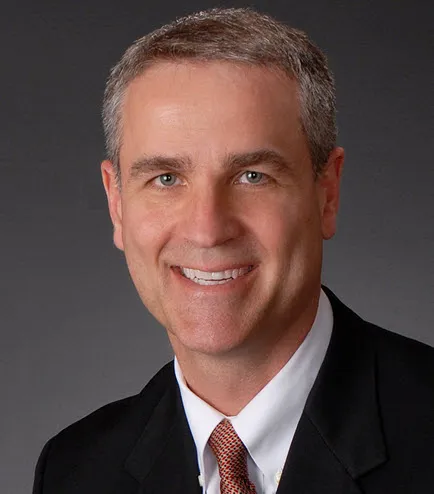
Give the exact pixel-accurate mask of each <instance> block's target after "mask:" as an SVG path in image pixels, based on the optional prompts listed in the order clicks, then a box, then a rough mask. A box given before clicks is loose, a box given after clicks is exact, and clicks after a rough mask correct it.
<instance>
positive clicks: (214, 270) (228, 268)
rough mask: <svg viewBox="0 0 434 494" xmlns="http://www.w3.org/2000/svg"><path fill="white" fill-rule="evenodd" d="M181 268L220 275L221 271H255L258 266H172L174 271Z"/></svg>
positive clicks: (250, 264)
mask: <svg viewBox="0 0 434 494" xmlns="http://www.w3.org/2000/svg"><path fill="white" fill-rule="evenodd" d="M181 267H183V268H188V269H196V270H197V271H205V272H206V273H218V272H221V271H231V270H234V269H241V268H248V267H251V268H252V269H251V270H250V271H253V270H254V269H255V268H256V265H255V264H254V263H247V264H246V263H244V264H229V265H228V264H219V265H217V266H213V267H210V266H205V267H201V268H199V267H197V266H194V267H193V266H187V265H184V264H178V265H173V266H171V268H172V269H177V270H181Z"/></svg>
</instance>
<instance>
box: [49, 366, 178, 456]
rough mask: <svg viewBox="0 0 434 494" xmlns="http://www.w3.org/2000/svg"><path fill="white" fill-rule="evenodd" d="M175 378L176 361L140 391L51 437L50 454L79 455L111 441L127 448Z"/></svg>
mask: <svg viewBox="0 0 434 494" xmlns="http://www.w3.org/2000/svg"><path fill="white" fill-rule="evenodd" d="M174 382H175V378H174V372H173V362H169V363H168V364H166V365H165V366H164V367H162V368H161V369H160V370H159V371H158V372H157V374H155V376H154V377H153V378H152V379H151V380H150V381H149V382H148V384H147V385H146V386H145V387H144V388H143V390H142V391H141V392H140V393H139V394H136V395H133V396H129V397H126V398H123V399H120V400H117V401H114V402H111V403H108V404H106V405H104V406H102V407H101V408H99V409H97V410H95V411H93V412H92V413H90V414H89V415H87V416H85V417H83V418H81V419H80V420H78V421H76V422H74V423H73V424H71V425H69V426H68V427H66V428H65V429H63V430H62V431H60V432H59V433H58V434H57V435H56V436H54V437H53V438H52V439H51V440H50V448H49V449H50V456H53V453H54V456H55V455H56V454H57V455H59V457H61V456H62V457H63V455H62V453H65V452H66V453H67V454H68V456H74V457H77V456H80V455H81V453H82V452H85V451H86V452H92V451H94V452H95V453H97V451H99V450H100V451H103V450H106V448H107V446H108V445H111V446H116V447H117V448H125V449H126V451H127V450H128V448H131V447H132V446H133V445H134V442H135V441H137V436H138V435H139V434H140V432H141V431H142V430H143V428H144V427H145V425H146V423H147V422H148V420H149V418H150V416H151V415H152V413H153V411H154V409H155V407H156V406H157V405H158V403H159V402H160V401H161V399H162V398H163V396H164V395H165V394H166V393H167V391H168V390H170V389H171V388H173V385H174ZM128 438H129V440H128ZM118 452H119V449H118Z"/></svg>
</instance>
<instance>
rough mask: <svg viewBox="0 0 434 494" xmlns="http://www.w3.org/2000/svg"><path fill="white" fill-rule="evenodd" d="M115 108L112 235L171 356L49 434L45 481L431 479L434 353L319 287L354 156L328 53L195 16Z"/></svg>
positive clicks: (127, 61) (109, 118) (408, 489)
mask: <svg viewBox="0 0 434 494" xmlns="http://www.w3.org/2000/svg"><path fill="white" fill-rule="evenodd" d="M103 116H104V126H105V131H106V139H107V150H108V159H107V160H106V161H104V162H103V163H102V166H101V169H102V176H103V182H104V187H105V190H106V193H107V198H108V204H109V210H110V215H111V219H112V221H113V225H114V242H115V245H116V246H117V247H118V248H119V249H121V250H123V251H124V252H125V256H126V260H127V264H128V268H129V271H130V273H131V276H132V279H133V282H134V284H135V286H136V288H137V290H138V292H139V294H140V297H141V299H142V300H143V303H144V304H145V305H146V307H147V308H148V309H149V310H150V311H151V313H152V314H153V315H154V316H155V317H156V318H157V319H158V320H159V321H160V322H161V324H162V325H163V326H164V327H165V328H166V329H167V334H168V337H169V340H170V342H171V344H172V347H173V350H174V353H175V356H176V358H175V361H174V363H173V362H171V363H169V364H168V365H166V366H165V367H164V368H163V369H162V370H161V371H160V372H159V373H158V374H157V375H156V376H155V377H154V378H153V379H152V380H151V381H150V383H149V384H148V385H147V386H146V387H145V389H144V390H143V391H142V392H141V393H140V394H139V395H137V396H134V397H131V398H127V399H124V400H121V401H119V402H116V403H112V404H110V405H107V406H106V407H103V408H102V409H100V410H98V411H96V412H95V413H93V414H91V415H90V416H88V417H86V418H84V419H82V420H81V421H79V422H77V423H76V424H73V425H72V426H70V427H68V428H67V429H66V430H64V431H62V432H61V433H60V434H58V435H57V436H56V437H55V438H53V439H52V440H51V441H49V442H48V444H47V445H46V447H45V448H44V451H43V452H42V454H41V457H40V460H39V463H38V466H37V471H36V476H35V485H34V493H37V494H54V493H56V494H59V493H61V494H73V493H77V494H78V493H80V494H87V493H89V494H90V493H92V494H93V493H98V494H109V493H110V494H114V493H122V494H133V493H151V492H158V493H194V492H196V493H199V492H206V493H208V494H216V493H218V492H222V493H226V494H229V493H250V494H252V493H258V494H259V493H266V494H271V493H276V492H278V493H279V494H280V493H297V494H299V493H306V494H319V493H333V494H340V493H341V494H344V493H345V494H357V493H359V494H360V493H368V494H377V493H385V492H394V493H395V494H396V493H423V494H426V493H429V492H434V487H433V482H432V479H431V472H432V470H433V468H434V447H433V446H432V440H433V437H434V436H433V435H434V351H433V350H432V349H430V348H429V347H427V346H425V345H422V344H420V343H416V342H413V341H411V340H408V339H406V338H404V337H401V336H398V335H394V334H392V333H389V332H387V331H385V330H382V329H380V328H377V327H375V326H373V325H371V324H369V323H366V322H364V321H362V320H361V319H360V318H359V317H358V316H356V315H355V314H354V313H353V312H351V311H350V309H348V308H346V307H345V306H344V305H343V304H342V303H341V302H339V300H338V299H337V298H336V297H335V296H334V295H333V294H332V293H331V292H330V291H329V290H327V289H326V288H324V289H322V288H321V264H322V243H323V240H324V239H325V240H327V239H329V238H331V237H332V236H333V235H334V233H335V229H336V214H337V210H338V203H339V183H340V177H341V173H342V166H343V160H344V152H343V150H342V148H340V147H337V146H336V128H335V104H334V86H333V79H332V76H331V74H330V72H329V70H328V68H327V65H326V61H325V57H324V55H323V54H322V53H321V52H320V51H319V50H318V48H316V47H315V46H314V45H313V44H312V43H311V41H310V40H309V39H308V38H307V37H306V35H305V34H304V33H302V32H300V31H297V30H294V29H292V28H289V27H286V26H284V25H282V24H280V23H278V22H277V21H275V20H273V19H271V18H270V17H267V16H265V15H261V14H258V13H256V12H254V11H252V10H248V9H215V10H211V11H206V12H202V13H199V14H194V15H191V16H188V17H186V18H183V19H180V20H178V21H176V22H174V23H172V24H169V25H167V26H164V27H162V28H161V29H159V30H157V31H155V32H153V33H151V34H149V35H147V36H145V37H144V38H142V39H140V40H138V41H137V42H136V43H135V44H134V45H133V46H131V47H130V48H129V49H128V50H127V51H126V53H125V54H124V56H123V57H122V59H121V61H120V62H119V63H118V64H117V65H116V66H115V68H114V69H113V71H112V72H111V75H110V78H109V81H108V84H107V88H106V94H105V101H104V112H103Z"/></svg>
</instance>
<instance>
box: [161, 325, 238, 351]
mask: <svg viewBox="0 0 434 494" xmlns="http://www.w3.org/2000/svg"><path fill="white" fill-rule="evenodd" d="M219 326H220V330H219V328H218V327H219ZM172 328H174V326H172ZM240 329H241V328H240V327H239V326H238V327H235V326H234V325H233V324H231V325H226V326H223V325H216V324H215V323H214V324H213V325H211V326H208V325H206V324H205V325H204V324H201V325H195V324H189V325H182V326H177V327H176V329H171V330H168V336H169V340H170V342H171V344H172V347H173V350H174V352H175V353H177V350H180V351H183V352H195V353H202V354H205V355H214V356H219V355H220V356H223V355H226V354H228V353H231V352H233V351H235V350H236V349H239V348H241V347H242V346H243V342H245V340H246V339H247V335H246V334H243V332H242V331H240Z"/></svg>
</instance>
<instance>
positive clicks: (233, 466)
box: [208, 419, 256, 494]
mask: <svg viewBox="0 0 434 494" xmlns="http://www.w3.org/2000/svg"><path fill="white" fill-rule="evenodd" d="M208 444H209V445H210V447H211V449H212V450H213V452H214V454H215V457H216V458H217V464H218V467H219V473H220V492H221V494H256V489H255V485H254V484H253V483H252V482H250V480H249V476H248V473H247V450H246V447H245V446H244V444H243V442H242V441H241V439H240V438H239V437H238V435H237V433H236V432H235V430H234V428H233V427H232V424H231V423H230V422H229V420H226V419H223V420H222V421H221V422H220V423H219V424H218V426H217V427H216V428H215V429H214V430H213V432H212V434H211V436H210V438H209V440H208Z"/></svg>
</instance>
